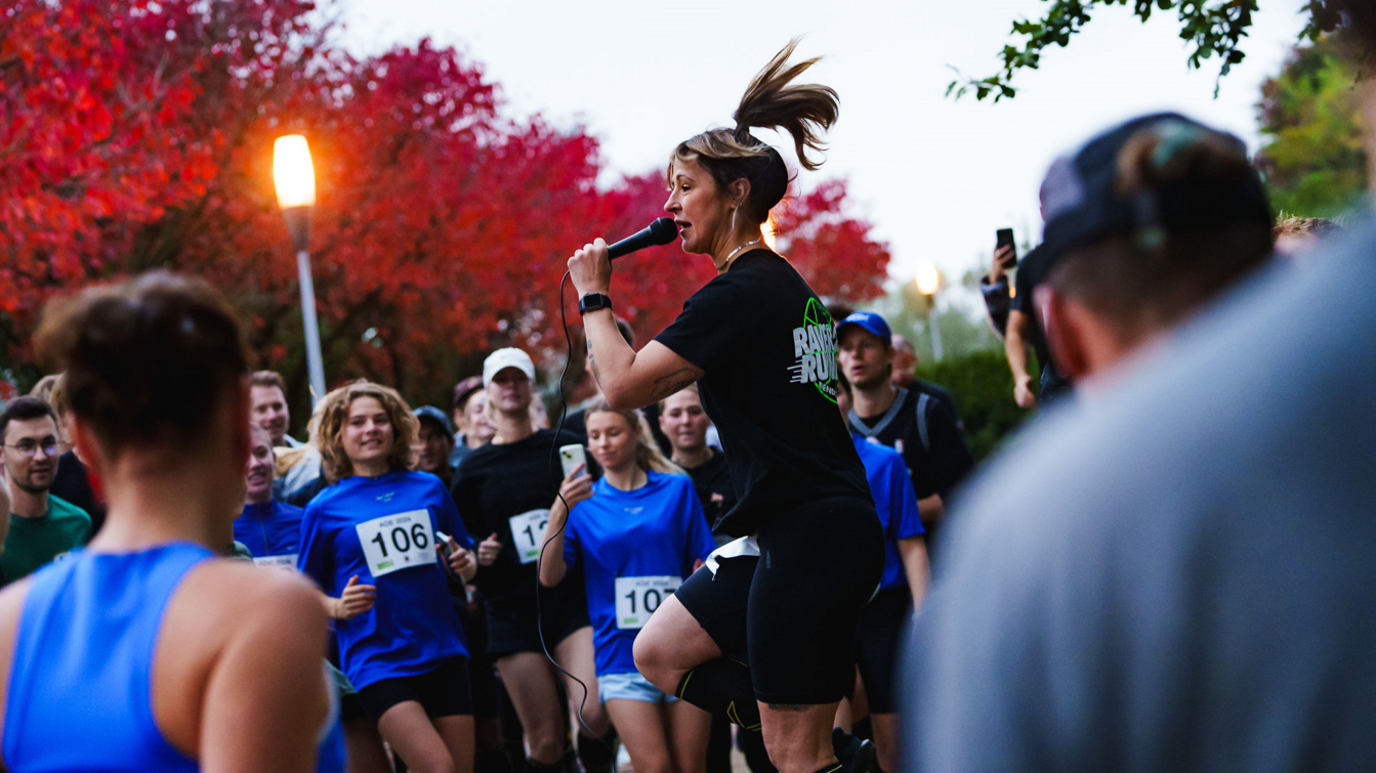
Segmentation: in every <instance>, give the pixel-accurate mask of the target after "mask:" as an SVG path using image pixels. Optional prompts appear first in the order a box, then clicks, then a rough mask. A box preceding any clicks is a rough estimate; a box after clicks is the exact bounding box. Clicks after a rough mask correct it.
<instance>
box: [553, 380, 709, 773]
mask: <svg viewBox="0 0 1376 773" xmlns="http://www.w3.org/2000/svg"><path fill="white" fill-rule="evenodd" d="M585 416H586V418H587V425H586V426H587V430H588V447H589V449H590V450H591V451H592V455H593V457H594V458H595V459H596V460H597V463H598V464H599V465H601V466H602V469H603V470H604V473H605V474H604V476H603V477H602V479H601V480H599V481H597V482H596V483H593V480H592V477H591V476H589V475H588V474H587V472H586V467H585V465H582V464H579V465H577V466H576V467H574V468H573V469H572V470H570V472H569V474H568V475H567V476H565V478H564V482H563V484H562V485H561V487H560V490H559V491H560V497H559V499H556V500H555V501H554V503H553V505H552V506H551V507H550V519H549V524H548V525H547V526H546V527H545V534H544V540H543V543H544V544H545V548H544V551H545V554H544V559H543V561H542V562H541V566H540V582H541V584H543V585H545V586H546V587H553V586H556V585H558V584H559V582H560V581H562V580H563V579H564V576H565V575H566V574H567V573H568V569H569V567H571V566H575V565H581V566H583V568H584V570H583V577H584V582H585V585H586V588H587V595H588V614H589V616H590V617H591V618H592V623H593V629H594V633H593V646H594V648H595V649H596V652H597V684H598V687H599V691H600V693H601V695H600V697H601V699H602V701H603V702H604V703H606V705H607V714H608V715H609V716H610V717H611V720H612V723H613V724H614V725H615V726H616V729H617V732H618V734H619V735H620V737H621V741H622V743H624V744H625V745H626V751H627V752H628V753H629V754H630V755H631V765H632V766H633V767H634V768H635V769H636V770H641V771H665V772H668V773H703V771H704V770H705V769H706V765H707V755H706V747H707V737H708V731H709V726H710V719H711V718H710V715H708V713H707V712H705V711H703V710H702V709H700V708H698V707H696V706H693V705H691V704H689V703H685V702H682V701H679V700H678V699H677V698H675V697H673V696H671V695H667V694H665V693H664V691H663V690H660V689H659V688H658V687H655V686H654V685H653V684H650V682H649V681H648V680H647V679H646V678H645V677H644V676H641V674H640V672H639V671H637V670H636V667H635V660H634V657H633V655H632V652H633V646H634V644H635V638H636V635H637V634H638V633H639V632H640V629H641V628H642V627H643V626H644V625H645V623H646V621H648V620H649V619H650V616H651V615H652V614H654V612H655V610H656V609H658V608H659V607H660V605H662V604H663V603H664V601H665V600H666V599H668V598H669V597H671V596H672V595H673V592H674V590H675V589H676V588H677V587H678V586H679V585H680V584H681V583H682V582H683V579H684V578H685V577H687V576H688V575H690V574H692V573H693V571H694V570H695V569H697V567H698V566H700V565H701V564H702V561H703V560H704V559H706V558H707V556H708V555H709V554H710V553H711V552H712V551H713V550H715V549H716V547H717V544H716V542H715V541H713V539H712V535H711V532H710V531H709V530H708V528H707V518H706V516H704V515H703V512H702V505H701V504H699V502H698V496H697V492H696V490H695V489H694V488H693V481H692V479H691V478H689V477H688V476H687V475H685V474H684V473H683V471H682V470H680V469H679V468H678V467H676V466H674V465H673V464H672V463H671V462H669V461H668V460H667V459H665V458H664V455H663V454H662V453H661V452H660V450H659V446H658V445H657V444H656V443H655V441H654V436H653V435H651V434H650V426H649V424H648V423H647V422H646V421H645V419H644V418H643V417H642V416H641V415H640V413H639V412H638V411H616V410H612V408H611V406H609V405H608V404H607V402H606V401H605V400H598V401H596V402H594V403H593V404H592V405H590V406H589V407H588V409H587V412H586V413H585ZM570 508H572V510H570Z"/></svg>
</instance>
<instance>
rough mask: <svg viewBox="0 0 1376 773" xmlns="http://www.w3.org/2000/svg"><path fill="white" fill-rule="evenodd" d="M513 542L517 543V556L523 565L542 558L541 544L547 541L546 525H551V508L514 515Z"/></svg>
mask: <svg viewBox="0 0 1376 773" xmlns="http://www.w3.org/2000/svg"><path fill="white" fill-rule="evenodd" d="M508 522H509V523H510V524H511V540H512V542H514V543H516V556H517V557H518V558H520V559H521V563H523V564H529V563H531V562H532V561H534V560H535V559H537V558H539V557H540V543H541V542H543V541H544V539H545V524H547V523H549V508H545V509H543V510H530V511H528V512H524V513H521V514H520V515H513V516H511V518H510V519H509V521H508Z"/></svg>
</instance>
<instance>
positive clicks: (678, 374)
mask: <svg viewBox="0 0 1376 773" xmlns="http://www.w3.org/2000/svg"><path fill="white" fill-rule="evenodd" d="M697 380H698V377H697V376H696V375H694V374H693V369H692V368H679V369H678V370H676V371H674V372H673V373H670V374H669V375H667V376H660V377H659V378H657V379H655V389H654V394H653V395H652V396H651V401H653V402H658V401H660V400H663V399H664V398H666V397H668V396H669V395H672V394H674V393H675V392H678V391H680V390H682V389H683V388H684V387H686V386H688V385H689V384H691V383H693V382H694V381H697Z"/></svg>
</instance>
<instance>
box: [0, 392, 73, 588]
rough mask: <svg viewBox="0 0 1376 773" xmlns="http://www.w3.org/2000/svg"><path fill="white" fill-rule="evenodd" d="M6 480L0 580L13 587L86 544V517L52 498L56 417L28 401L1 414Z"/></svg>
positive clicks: (12, 404) (48, 409) (44, 406)
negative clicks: (7, 512) (5, 525)
mask: <svg viewBox="0 0 1376 773" xmlns="http://www.w3.org/2000/svg"><path fill="white" fill-rule="evenodd" d="M0 437H2V438H3V439H4V449H3V451H4V461H5V476H6V478H7V479H8V481H9V496H10V501H11V503H10V517H9V534H8V535H6V536H5V541H4V546H5V547H4V552H3V553H2V554H0V579H2V580H3V581H4V582H6V583H10V582H14V581H15V580H18V579H19V578H21V577H24V576H26V575H29V574H31V573H32V572H34V571H35V570H37V569H38V568H39V567H41V566H43V565H44V564H46V563H48V562H50V561H52V560H53V559H54V558H57V557H58V556H60V555H62V554H63V553H66V552H67V551H69V550H72V549H73V548H77V547H81V546H82V545H85V544H86V543H87V542H88V541H89V540H90V539H91V516H89V515H87V513H86V511H85V510H82V509H81V508H79V507H77V506H75V505H73V504H71V503H69V502H67V501H65V500H63V499H60V498H58V497H55V496H52V495H51V494H49V493H48V489H49V488H50V487H51V486H52V484H53V478H54V477H55V476H56V475H57V462H58V453H57V451H58V448H57V415H56V414H55V413H54V412H53V409H52V406H50V405H48V404H47V403H46V402H44V401H42V400H39V399H36V398H33V397H20V398H16V399H15V400H13V401H11V402H10V404H9V405H7V406H6V407H5V411H4V413H0Z"/></svg>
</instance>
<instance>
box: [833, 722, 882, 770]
mask: <svg viewBox="0 0 1376 773" xmlns="http://www.w3.org/2000/svg"><path fill="white" fill-rule="evenodd" d="M831 750H832V753H834V754H835V755H836V761H837V762H840V763H841V773H869V771H870V770H872V769H873V768H874V758H875V755H876V753H877V752H876V750H875V748H874V743H873V742H871V741H865V740H861V739H859V738H856V737H855V736H853V735H851V734H850V733H847V732H846V731H844V730H842V729H841V728H839V727H833V728H832V729H831Z"/></svg>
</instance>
